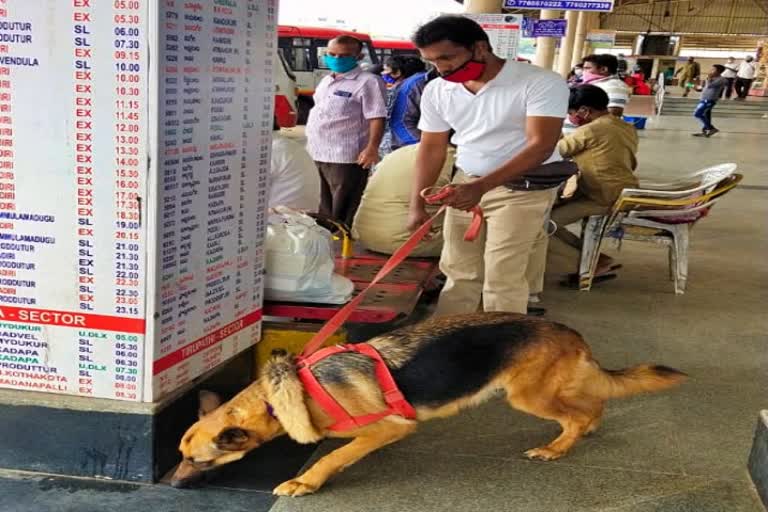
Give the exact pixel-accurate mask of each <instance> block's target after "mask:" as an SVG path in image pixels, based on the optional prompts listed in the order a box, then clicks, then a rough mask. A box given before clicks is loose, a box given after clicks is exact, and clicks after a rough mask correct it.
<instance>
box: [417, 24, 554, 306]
mask: <svg viewBox="0 0 768 512" xmlns="http://www.w3.org/2000/svg"><path fill="white" fill-rule="evenodd" d="M413 40H414V43H415V44H416V47H417V48H419V51H420V52H421V56H422V58H424V59H425V60H427V61H429V62H431V63H432V64H433V65H434V66H435V67H436V68H437V71H438V72H439V73H440V75H441V78H439V79H436V80H433V81H431V82H430V83H429V84H428V85H427V86H426V88H425V89H424V94H423V96H422V99H421V121H420V122H419V129H420V130H421V131H422V138H421V144H420V146H419V154H418V157H417V160H416V168H415V173H414V174H415V181H414V187H413V191H412V194H411V206H410V214H409V228H410V229H411V230H414V229H416V228H417V227H418V226H419V225H421V224H422V223H423V222H424V221H425V220H426V219H427V213H426V210H425V206H424V201H423V199H421V197H420V196H419V191H421V190H422V189H424V188H426V187H430V186H432V185H433V184H434V183H435V181H436V180H437V177H438V176H439V174H440V170H441V168H442V166H443V161H444V159H445V154H446V148H447V146H448V142H449V135H450V131H451V130H455V134H454V135H453V137H452V139H451V142H453V144H455V145H456V146H457V147H458V150H457V154H456V167H457V172H456V175H455V176H454V179H453V182H452V185H450V187H452V190H453V193H452V194H451V195H450V196H449V197H448V198H447V199H446V200H445V203H446V204H448V205H449V206H451V208H449V209H448V212H447V214H446V219H445V223H444V227H443V238H444V245H443V252H442V255H441V260H440V268H441V270H442V271H443V273H444V274H445V275H446V278H447V280H446V285H445V287H444V288H443V291H442V293H441V295H440V301H439V303H438V305H437V312H436V313H437V314H438V315H447V314H458V313H470V312H475V311H477V309H478V307H479V305H480V301H481V298H482V305H483V308H484V310H485V311H509V312H516V313H525V312H526V310H527V303H528V283H527V281H526V269H527V267H528V258H529V256H530V253H531V249H532V247H533V245H534V242H535V241H536V240H537V239H538V238H539V237H540V236H542V233H543V226H544V221H545V218H546V217H547V214H548V212H549V210H550V208H551V206H552V203H553V202H554V199H555V192H556V189H555V188H549V189H536V190H534V189H533V188H525V186H520V185H519V181H518V184H516V185H515V190H512V189H510V188H507V187H506V186H505V184H508V183H510V182H512V181H515V180H516V179H517V180H519V179H520V177H521V176H522V175H523V174H524V173H526V172H528V171H530V170H532V169H534V168H536V167H537V166H539V165H541V164H542V163H547V162H553V161H558V160H560V155H559V153H558V152H557V151H556V145H557V140H558V138H559V136H560V131H561V129H562V125H563V119H564V118H565V116H566V113H567V108H568V87H567V86H566V83H565V81H564V80H563V79H562V78H561V77H560V76H559V75H557V74H555V73H553V72H551V71H545V70H544V69H542V68H539V67H536V66H531V65H529V64H523V63H519V62H515V61H513V60H508V61H505V60H504V59H501V58H499V57H497V56H496V55H494V54H493V51H492V48H491V45H490V43H489V41H488V35H487V34H486V33H485V32H484V31H483V29H482V28H481V27H480V26H479V25H478V24H477V23H475V22H474V21H472V20H470V19H468V18H464V17H462V16H440V17H438V18H436V19H434V20H432V21H430V22H429V23H427V24H425V25H423V26H422V27H421V28H419V30H418V31H417V32H416V34H415V35H414V38H413ZM477 205H479V206H480V207H481V208H482V210H483V215H484V219H485V223H484V226H483V229H482V232H481V234H480V236H479V237H478V239H477V240H475V241H474V242H466V241H464V239H463V236H464V232H465V230H466V228H467V227H468V226H469V224H470V222H471V220H472V214H471V213H470V210H471V209H472V208H473V207H474V206H477Z"/></svg>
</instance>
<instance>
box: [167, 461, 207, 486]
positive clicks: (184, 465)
mask: <svg viewBox="0 0 768 512" xmlns="http://www.w3.org/2000/svg"><path fill="white" fill-rule="evenodd" d="M203 474H204V473H203V472H202V471H200V470H199V469H197V468H195V467H194V466H193V465H192V464H189V463H188V462H185V461H182V462H181V464H179V465H178V467H177V468H176V471H174V473H173V476H172V477H171V486H172V487H174V488H176V489H185V488H188V487H192V486H193V485H194V484H196V483H197V482H198V481H200V480H202V477H203Z"/></svg>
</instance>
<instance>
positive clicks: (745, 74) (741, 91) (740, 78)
mask: <svg viewBox="0 0 768 512" xmlns="http://www.w3.org/2000/svg"><path fill="white" fill-rule="evenodd" d="M754 60H755V59H754V57H752V56H751V55H748V56H747V58H746V59H744V62H742V63H741V64H739V70H738V71H737V72H736V94H737V95H738V98H737V99H739V100H745V99H747V95H748V94H749V89H750V88H752V82H754V80H755V72H756V71H757V66H755V63H754V62H753V61H754Z"/></svg>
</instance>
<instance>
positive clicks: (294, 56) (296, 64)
mask: <svg viewBox="0 0 768 512" xmlns="http://www.w3.org/2000/svg"><path fill="white" fill-rule="evenodd" d="M287 60H288V61H289V62H290V64H291V68H293V70H294V71H312V53H311V51H310V49H309V48H305V47H296V46H295V47H293V48H291V50H290V57H289V58H288V59H287Z"/></svg>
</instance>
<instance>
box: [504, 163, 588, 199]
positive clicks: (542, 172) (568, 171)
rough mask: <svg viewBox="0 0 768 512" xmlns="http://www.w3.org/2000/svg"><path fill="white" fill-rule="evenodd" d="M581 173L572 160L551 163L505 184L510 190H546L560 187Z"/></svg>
mask: <svg viewBox="0 0 768 512" xmlns="http://www.w3.org/2000/svg"><path fill="white" fill-rule="evenodd" d="M577 172H579V168H578V167H577V166H576V164H575V163H574V162H571V161H570V160H561V161H559V162H550V163H548V164H543V165H540V166H538V167H536V168H534V169H531V170H530V171H528V172H526V173H525V174H523V175H522V176H521V177H519V178H515V179H514V180H512V181H508V182H507V183H505V184H504V186H505V187H507V188H508V189H510V190H522V191H525V190H545V189H548V188H554V187H559V186H560V185H562V184H563V183H565V182H566V181H568V178H570V177H571V176H573V175H574V174H576V173H577Z"/></svg>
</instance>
